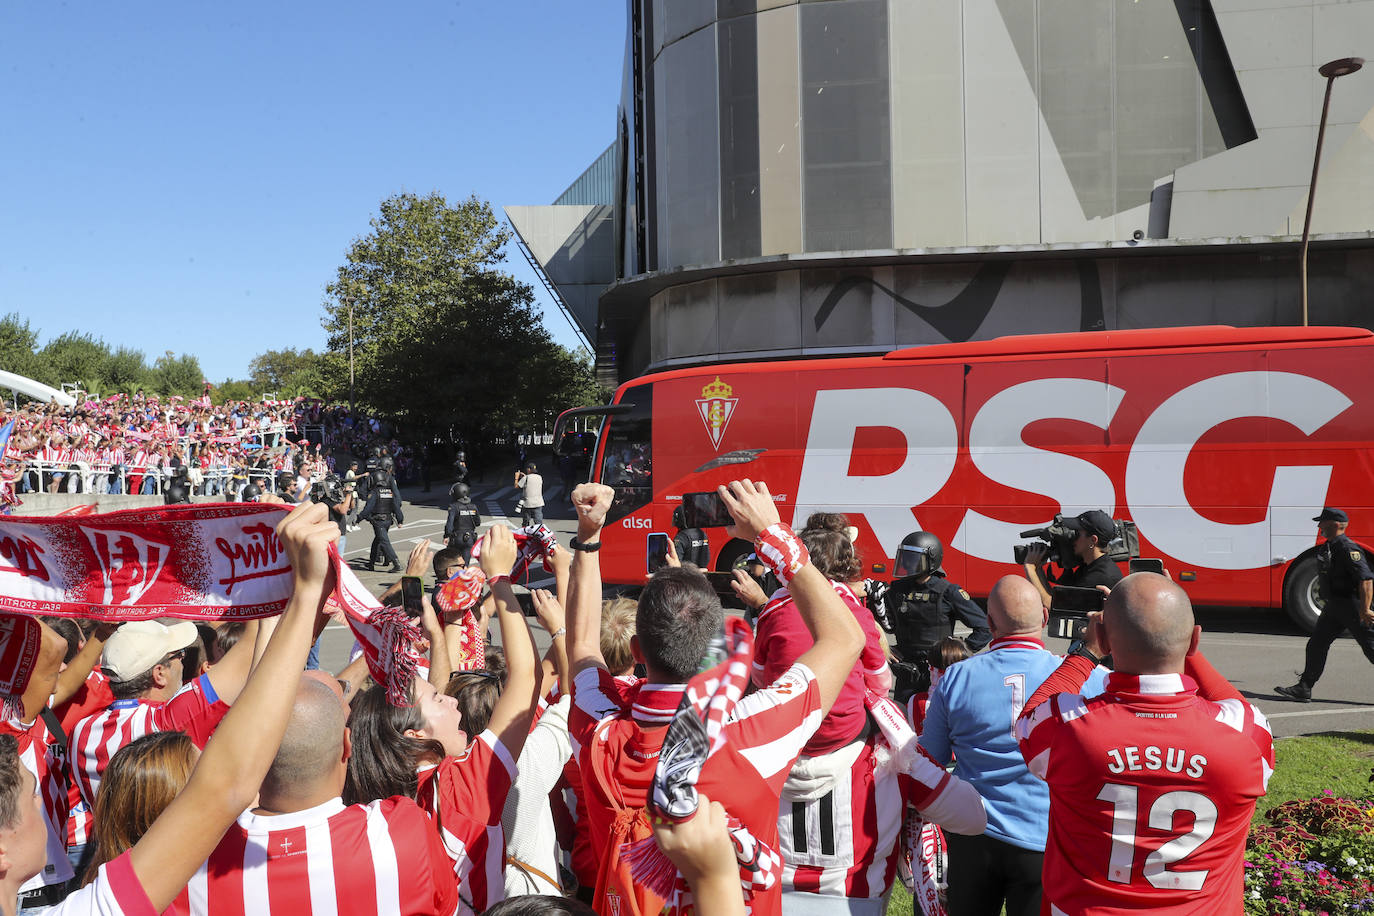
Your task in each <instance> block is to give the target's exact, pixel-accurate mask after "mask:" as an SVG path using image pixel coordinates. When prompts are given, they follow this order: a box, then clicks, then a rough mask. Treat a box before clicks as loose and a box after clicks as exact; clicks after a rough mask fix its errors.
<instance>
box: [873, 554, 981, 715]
mask: <svg viewBox="0 0 1374 916" xmlns="http://www.w3.org/2000/svg"><path fill="white" fill-rule="evenodd" d="M883 607H884V610H885V612H886V617H887V620H888V621H889V622H890V623H891V624H892V631H893V635H894V636H895V637H896V644H897V645H896V649H897V654H898V655H900V656H901V658H902V661H903V662H905V663H906V664H903V665H894V666H893V670H894V671H895V672H896V675H897V700H898V702H901V703H905V702H906V701H907V699H908V698H909V697H910V696H911V695H912V694H914V693H920V692H922V691H924V690H929V689H930V669H929V668H928V666H927V664H926V656H927V654H928V653H929V652H930V648H931V647H932V646H934V645H935V644H936V643H938V642H939V641H940V640H942V639H944V638H945V637H947V636H953V635H954V620H955V618H956V617H957V618H958V619H960V620H962V621H963V622H964V623H965V624H966V625H967V626H968V627H969V628H970V629H971V630H973V632H972V633H971V634H969V636H968V637H967V638H966V640H965V642H967V643H968V647H969V650H970V651H972V652H977V651H978V650H979V649H982V648H983V647H984V646H986V645H987V644H988V642H990V641H991V639H992V633H991V631H989V630H988V615H987V613H986V612H985V611H984V610H983V609H982V608H980V607H979V606H978V605H977V604H976V603H974V601H973V599H972V598H970V597H969V594H968V592H966V591H964V590H963V589H962V588H960V587H959V586H957V585H955V584H954V583H953V582H951V581H949V580H948V579H946V578H945V575H944V572H943V571H941V570H937V571H936V572H934V573H932V574H931V575H930V576H929V577H928V578H926V579H924V580H919V581H918V580H916V579H915V578H914V577H912V578H908V579H899V580H898V581H896V582H894V583H892V586H891V587H890V588H889V589H888V590H887V593H886V594H885V595H884V596H883Z"/></svg>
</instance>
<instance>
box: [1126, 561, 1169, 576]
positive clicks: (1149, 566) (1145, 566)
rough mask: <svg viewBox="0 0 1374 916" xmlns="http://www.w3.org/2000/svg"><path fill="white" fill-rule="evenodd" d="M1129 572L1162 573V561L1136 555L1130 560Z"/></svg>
mask: <svg viewBox="0 0 1374 916" xmlns="http://www.w3.org/2000/svg"><path fill="white" fill-rule="evenodd" d="M1131 572H1133V573H1138V572H1152V573H1159V574H1160V575H1161V576H1162V575H1164V561H1163V560H1156V559H1152V558H1150V557H1136V558H1135V559H1134V560H1132V561H1131Z"/></svg>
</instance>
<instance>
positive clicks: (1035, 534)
mask: <svg viewBox="0 0 1374 916" xmlns="http://www.w3.org/2000/svg"><path fill="white" fill-rule="evenodd" d="M1112 524H1113V525H1115V526H1116V535H1115V536H1114V537H1113V538H1112V539H1111V541H1109V542H1108V543H1106V544H1104V545H1102V546H1103V549H1104V550H1106V552H1107V558H1108V559H1110V560H1111V561H1112V562H1113V563H1121V562H1123V561H1125V560H1129V559H1131V558H1132V557H1138V556H1140V537H1139V535H1138V534H1136V530H1135V522H1131V521H1126V520H1125V519H1119V518H1114V519H1112ZM1077 536H1078V532H1077V531H1075V530H1073V529H1072V528H1070V527H1068V526H1067V525H1065V524H1064V516H1062V515H1056V516H1055V517H1054V521H1053V522H1050V524H1048V525H1046V526H1045V527H1044V528H1032V529H1030V530H1029V531H1022V532H1021V537H1023V538H1039V539H1040V540H1042V541H1044V542H1045V543H1046V544H1049V545H1050V559H1051V560H1053V561H1054V562H1055V563H1056V564H1058V565H1059V568H1060V569H1069V568H1071V567H1074V566H1077V565H1078V557H1076V556H1074V552H1073V541H1074V538H1076V537H1077ZM1030 546H1031V545H1030V544H1016V545H1013V546H1012V548H1011V554H1012V558H1013V559H1014V560H1015V561H1016V562H1017V563H1018V564H1021V563H1025V562H1026V554H1027V552H1028V551H1029V550H1030Z"/></svg>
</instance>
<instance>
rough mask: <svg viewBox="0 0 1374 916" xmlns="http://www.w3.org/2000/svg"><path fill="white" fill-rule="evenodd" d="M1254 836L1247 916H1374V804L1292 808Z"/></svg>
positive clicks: (1278, 811)
mask: <svg viewBox="0 0 1374 916" xmlns="http://www.w3.org/2000/svg"><path fill="white" fill-rule="evenodd" d="M1266 820H1267V821H1268V823H1265V824H1261V825H1259V826H1256V827H1254V828H1252V829H1251V831H1250V838H1249V840H1248V841H1247V843H1246V849H1245V912H1247V913H1255V914H1294V916H1306V914H1312V916H1318V914H1328V916H1336V914H1339V913H1361V912H1367V913H1372V914H1374V798H1359V799H1350V798H1337V797H1335V796H1333V795H1332V794H1331V793H1330V792H1327V793H1326V794H1325V795H1323V796H1319V797H1317V798H1307V799H1299V800H1297V801H1289V802H1284V803H1283V804H1281V805H1279V806H1278V807H1276V808H1273V809H1271V810H1270V811H1269V813H1268V814H1267V815H1266Z"/></svg>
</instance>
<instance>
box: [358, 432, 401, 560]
mask: <svg viewBox="0 0 1374 916" xmlns="http://www.w3.org/2000/svg"><path fill="white" fill-rule="evenodd" d="M388 460H390V459H386V458H384V459H383V460H382V461H381V462H380V464H381V465H382V466H379V467H378V468H377V470H375V471H373V472H372V474H371V481H372V485H371V486H370V487H369V488H368V494H367V504H366V505H365V506H363V511H361V512H359V513H358V518H360V519H366V520H367V522H368V523H369V524H370V525H372V549H371V550H370V551H369V552H368V560H367V566H366V568H367V569H376V568H377V561H378V560H379V559H385V560H388V561H390V563H391V569H389V570H388V572H394V573H396V572H400V571H401V562H400V560H398V559H396V548H394V547H392V546H391V526H392V524H393V523H394V524H395V525H396V526H397V527H400V526H401V525H402V524H404V523H405V515H404V514H403V513H402V512H401V495H400V493H398V492H397V491H396V481H395V480H394V479H393V478H392V476H391V474H390V473H388V472H387V471H386V470H385V467H384V466H385V463H386V461H388Z"/></svg>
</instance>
